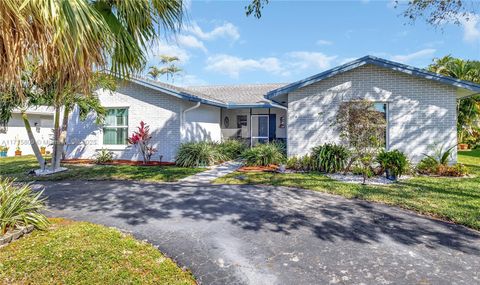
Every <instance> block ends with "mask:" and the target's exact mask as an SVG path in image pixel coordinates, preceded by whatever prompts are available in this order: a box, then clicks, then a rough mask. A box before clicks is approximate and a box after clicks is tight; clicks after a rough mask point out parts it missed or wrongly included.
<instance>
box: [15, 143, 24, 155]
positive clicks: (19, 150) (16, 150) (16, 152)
mask: <svg viewBox="0 0 480 285" xmlns="http://www.w3.org/2000/svg"><path fill="white" fill-rule="evenodd" d="M21 155H22V150H21V149H20V146H18V145H17V148H16V149H15V156H21Z"/></svg>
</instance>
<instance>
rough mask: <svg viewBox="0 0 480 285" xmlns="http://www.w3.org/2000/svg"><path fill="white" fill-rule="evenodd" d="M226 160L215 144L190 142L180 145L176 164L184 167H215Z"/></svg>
mask: <svg viewBox="0 0 480 285" xmlns="http://www.w3.org/2000/svg"><path fill="white" fill-rule="evenodd" d="M223 160H225V157H224V156H223V155H222V154H221V153H220V152H219V151H218V149H217V147H216V146H215V144H213V143H211V142H189V143H184V144H181V145H180V148H179V150H178V153H177V159H176V161H175V162H176V164H177V165H179V166H182V167H199V166H209V165H214V164H216V163H218V162H220V161H223Z"/></svg>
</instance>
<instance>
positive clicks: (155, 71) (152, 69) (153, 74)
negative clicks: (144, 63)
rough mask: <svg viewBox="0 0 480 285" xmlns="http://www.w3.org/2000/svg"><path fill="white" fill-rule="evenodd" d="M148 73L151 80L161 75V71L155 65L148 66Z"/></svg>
mask: <svg viewBox="0 0 480 285" xmlns="http://www.w3.org/2000/svg"><path fill="white" fill-rule="evenodd" d="M148 75H150V77H152V79H153V80H157V78H158V77H159V76H160V75H162V71H161V70H160V68H158V67H156V66H150V67H149V70H148Z"/></svg>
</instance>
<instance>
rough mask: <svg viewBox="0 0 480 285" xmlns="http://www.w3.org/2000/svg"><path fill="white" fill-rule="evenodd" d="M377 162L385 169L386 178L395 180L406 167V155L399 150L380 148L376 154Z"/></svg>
mask: <svg viewBox="0 0 480 285" xmlns="http://www.w3.org/2000/svg"><path fill="white" fill-rule="evenodd" d="M377 162H378V163H379V164H380V166H381V167H382V169H383V170H384V171H385V175H386V177H387V179H388V180H392V181H396V180H397V179H398V177H400V176H402V175H403V174H404V173H405V172H406V171H407V169H408V159H407V156H406V155H405V154H404V153H403V152H401V151H399V150H392V151H385V150H382V151H381V152H380V153H379V154H378V156H377Z"/></svg>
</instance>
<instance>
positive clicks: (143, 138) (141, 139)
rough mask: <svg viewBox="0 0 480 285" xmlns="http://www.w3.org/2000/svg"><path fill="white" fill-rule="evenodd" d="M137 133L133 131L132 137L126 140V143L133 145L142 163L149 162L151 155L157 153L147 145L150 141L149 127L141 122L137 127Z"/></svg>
mask: <svg viewBox="0 0 480 285" xmlns="http://www.w3.org/2000/svg"><path fill="white" fill-rule="evenodd" d="M137 129H138V130H137V131H134V132H133V134H132V136H131V137H129V138H128V143H129V144H133V145H135V146H136V147H137V148H138V149H139V150H140V153H141V154H142V156H143V163H147V162H149V161H150V158H151V157H152V155H153V154H154V153H155V152H157V150H156V149H155V148H154V147H153V146H151V145H149V142H150V139H151V138H152V136H151V135H150V126H148V125H147V124H145V122H143V121H141V122H140V126H139V127H137Z"/></svg>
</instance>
